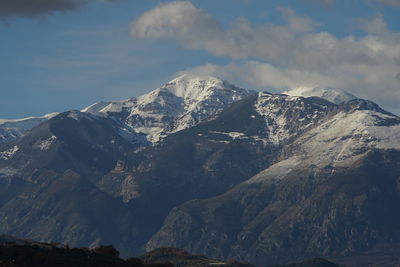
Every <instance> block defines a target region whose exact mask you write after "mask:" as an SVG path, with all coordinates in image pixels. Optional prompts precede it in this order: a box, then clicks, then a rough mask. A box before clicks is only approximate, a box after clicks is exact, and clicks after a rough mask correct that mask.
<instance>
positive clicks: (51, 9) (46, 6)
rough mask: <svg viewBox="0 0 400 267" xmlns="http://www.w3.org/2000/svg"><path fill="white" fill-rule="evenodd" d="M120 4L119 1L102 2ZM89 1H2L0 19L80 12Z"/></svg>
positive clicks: (107, 0) (0, 1) (108, 0)
mask: <svg viewBox="0 0 400 267" xmlns="http://www.w3.org/2000/svg"><path fill="white" fill-rule="evenodd" d="M101 1H102V2H118V1H119V0H101ZM87 2H88V0H0V19H8V18H13V17H27V18H34V17H43V16H47V15H52V14H53V13H55V12H70V11H76V10H80V9H81V8H83V7H84V6H85V5H86V4H87Z"/></svg>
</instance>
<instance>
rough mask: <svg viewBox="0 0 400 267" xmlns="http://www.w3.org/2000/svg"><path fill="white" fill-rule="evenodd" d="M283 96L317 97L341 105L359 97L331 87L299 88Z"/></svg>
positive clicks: (286, 92)
mask: <svg viewBox="0 0 400 267" xmlns="http://www.w3.org/2000/svg"><path fill="white" fill-rule="evenodd" d="M283 94H286V95H290V96H303V97H312V96H317V97H321V98H323V99H326V100H328V101H330V102H332V103H335V104H340V103H343V102H346V101H349V100H353V99H356V98H357V97H356V96H354V95H352V94H351V93H349V92H346V91H344V90H342V89H337V88H329V87H305V86H303V87H297V88H293V89H291V90H288V91H285V92H283Z"/></svg>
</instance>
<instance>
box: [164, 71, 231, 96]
mask: <svg viewBox="0 0 400 267" xmlns="http://www.w3.org/2000/svg"><path fill="white" fill-rule="evenodd" d="M228 88H232V89H233V88H236V87H235V86H234V85H232V84H230V83H228V82H226V81H224V80H221V79H219V78H216V77H213V76H207V77H201V76H193V75H190V74H183V75H181V76H179V77H177V78H175V79H173V80H171V81H169V82H167V83H166V84H165V85H164V86H162V87H161V89H166V90H168V91H169V92H170V93H172V94H174V95H176V96H177V97H182V98H184V99H199V98H203V97H204V94H207V92H209V91H210V90H212V89H217V90H218V89H228Z"/></svg>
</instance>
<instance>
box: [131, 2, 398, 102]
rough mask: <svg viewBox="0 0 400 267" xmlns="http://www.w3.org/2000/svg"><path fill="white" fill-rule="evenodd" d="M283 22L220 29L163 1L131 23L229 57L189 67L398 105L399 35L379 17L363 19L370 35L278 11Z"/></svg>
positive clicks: (139, 31) (140, 31) (188, 8)
mask: <svg viewBox="0 0 400 267" xmlns="http://www.w3.org/2000/svg"><path fill="white" fill-rule="evenodd" d="M278 11H279V12H281V14H282V17H283V18H284V19H285V21H286V24H285V25H271V24H266V25H262V26H258V27H253V26H251V25H250V24H249V23H248V22H247V21H246V20H245V19H239V20H237V21H235V22H233V23H232V25H231V27H230V28H228V29H224V28H222V27H221V26H220V25H219V24H218V22H217V21H216V19H214V18H213V17H212V16H210V15H209V14H207V13H206V12H205V11H203V10H201V9H199V8H196V7H195V6H194V5H193V4H191V3H190V2H187V1H184V2H182V1H178V2H170V3H167V4H162V5H159V6H157V7H155V8H154V9H152V10H150V11H148V12H146V13H144V14H143V15H142V16H141V17H140V18H138V19H137V20H135V21H133V22H132V24H131V32H132V34H133V35H134V36H137V37H142V38H145V37H146V38H168V39H172V40H175V41H177V42H178V43H180V44H181V45H183V46H184V47H185V48H187V49H193V50H205V51H208V52H210V53H212V54H214V55H216V56H227V57H230V58H231V59H232V63H230V64H227V65H224V66H217V65H210V64H209V65H205V66H200V67H198V68H195V69H193V70H191V71H192V72H197V73H201V72H202V73H203V74H204V73H207V72H208V73H209V74H212V75H217V76H224V77H225V78H227V79H229V78H233V79H235V80H237V79H238V77H239V78H240V79H242V80H243V81H245V82H246V83H248V84H251V85H253V86H257V87H272V88H275V89H279V90H280V89H287V88H291V87H297V86H314V85H319V86H329V87H340V88H343V89H346V90H348V91H351V92H352V93H354V94H356V95H358V96H360V97H364V98H369V99H372V100H375V101H377V102H378V103H380V104H383V105H384V106H386V107H395V106H396V105H398V104H397V103H399V102H400V80H399V79H398V78H396V77H399V72H400V34H399V33H397V32H391V31H390V30H388V28H387V27H386V23H385V21H384V20H383V18H382V16H378V17H376V18H374V19H372V20H369V21H365V22H364V23H363V26H364V31H365V34H364V36H362V37H355V36H352V35H349V36H346V37H344V38H338V37H336V36H334V35H332V34H330V33H328V32H322V31H318V23H316V22H314V21H312V20H310V19H308V18H305V17H301V16H298V15H297V14H296V13H295V12H294V11H293V10H291V9H288V8H278Z"/></svg>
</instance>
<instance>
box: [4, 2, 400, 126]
mask: <svg viewBox="0 0 400 267" xmlns="http://www.w3.org/2000/svg"><path fill="white" fill-rule="evenodd" d="M0 33H1V34H0V36H1V37H0V45H1V49H0V118H3V119H5V118H7V119H15V118H23V117H28V116H41V115H44V114H47V113H51V112H60V111H66V110H69V109H82V108H84V107H86V106H88V105H90V104H93V103H95V102H98V101H114V100H122V99H126V98H130V97H134V96H138V95H141V94H144V93H146V92H149V91H151V90H153V89H155V88H157V87H160V86H161V85H162V84H164V83H166V82H168V81H169V80H171V79H173V78H174V77H176V76H177V75H180V74H182V73H190V74H193V75H198V76H204V77H206V76H216V77H219V78H222V79H226V80H228V81H230V82H232V83H234V84H236V85H238V86H242V87H246V88H249V89H256V90H262V91H269V92H277V93H278V92H282V91H284V90H288V89H291V88H296V87H299V86H307V87H315V86H322V87H332V88H339V89H344V90H346V91H349V92H351V93H353V94H355V95H356V96H358V97H360V98H365V99H369V100H372V101H374V102H376V103H378V104H379V105H381V106H382V107H383V108H385V109H387V110H389V111H391V112H393V113H395V114H397V115H400V0H269V1H265V0H192V1H161V0H33V1H32V0H12V1H11V0H0Z"/></svg>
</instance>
